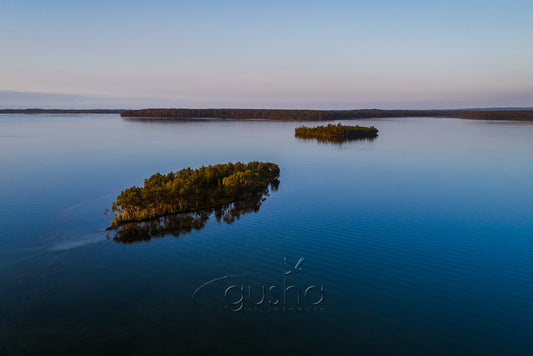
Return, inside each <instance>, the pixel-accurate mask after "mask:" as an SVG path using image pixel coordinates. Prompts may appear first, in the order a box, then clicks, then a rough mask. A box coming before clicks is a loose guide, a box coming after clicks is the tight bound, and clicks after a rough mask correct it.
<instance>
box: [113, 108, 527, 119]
mask: <svg viewBox="0 0 533 356" xmlns="http://www.w3.org/2000/svg"><path fill="white" fill-rule="evenodd" d="M121 116H123V117H137V118H167V119H169V118H176V119H183V118H217V119H236V120H246V119H263V120H296V121H327V120H342V119H345V120H347V119H362V118H380V117H453V118H464V119H479V120H533V110H504V111H502V110H498V111H482V110H480V111H476V110H378V109H360V110H277V109H272V110H270V109H143V110H126V111H124V112H122V113H121Z"/></svg>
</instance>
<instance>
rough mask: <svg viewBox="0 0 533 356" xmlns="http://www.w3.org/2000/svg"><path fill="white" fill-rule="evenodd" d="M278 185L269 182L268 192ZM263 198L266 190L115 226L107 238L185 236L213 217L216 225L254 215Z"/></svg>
mask: <svg viewBox="0 0 533 356" xmlns="http://www.w3.org/2000/svg"><path fill="white" fill-rule="evenodd" d="M278 186H279V180H277V179H276V180H275V181H274V182H272V184H271V189H272V190H273V191H276V190H277V189H278ZM266 196H268V188H266V189H264V190H263V191H261V192H260V194H258V195H256V196H254V197H253V198H250V199H248V200H243V201H238V202H235V203H231V204H225V205H221V206H218V207H215V208H209V209H203V210H200V211H197V212H193V213H188V214H175V215H166V216H162V217H159V218H155V219H152V220H148V221H142V222H133V223H127V224H123V225H119V226H116V227H113V228H112V232H110V233H109V234H108V235H107V236H108V238H111V237H112V238H113V240H114V241H116V242H120V243H124V244H131V243H135V242H141V241H150V240H151V239H152V238H160V237H164V236H167V235H172V236H174V237H179V236H182V235H186V234H189V233H191V232H192V231H193V230H197V231H199V230H201V229H203V228H204V227H205V224H206V223H207V221H208V220H209V218H210V217H211V215H214V216H215V218H216V220H217V221H218V222H221V221H224V222H225V223H226V224H233V223H234V222H235V220H239V218H240V216H241V215H243V214H247V213H251V212H258V211H259V208H260V206H261V203H262V202H263V201H264V200H265V199H266Z"/></svg>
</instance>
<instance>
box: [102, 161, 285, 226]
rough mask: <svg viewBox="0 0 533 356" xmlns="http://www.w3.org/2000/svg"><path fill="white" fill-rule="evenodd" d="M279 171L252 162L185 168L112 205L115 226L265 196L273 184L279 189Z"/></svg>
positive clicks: (133, 190)
mask: <svg viewBox="0 0 533 356" xmlns="http://www.w3.org/2000/svg"><path fill="white" fill-rule="evenodd" d="M278 176H279V167H278V166H277V165H276V164H274V163H263V162H255V161H254V162H250V163H248V164H243V163H241V162H237V163H235V164H233V163H231V162H229V163H227V164H217V165H214V166H212V165H209V166H202V167H200V168H199V169H191V168H185V169H182V170H180V171H178V172H176V173H173V172H170V173H168V174H166V175H162V174H160V173H156V174H154V175H152V176H151V177H150V178H147V179H145V180H144V186H143V187H142V188H141V187H136V186H133V187H131V188H128V189H126V190H124V191H123V192H121V193H120V194H119V196H118V197H117V199H116V201H115V202H114V203H113V205H112V211H113V212H114V213H115V215H116V218H115V219H114V220H113V224H114V225H116V224H120V223H124V222H129V221H142V220H148V219H153V218H155V217H159V216H163V215H168V214H177V213H187V212H193V211H199V210H202V209H206V208H212V207H215V206H219V205H223V204H228V203H232V202H237V201H241V200H249V199H252V198H254V197H258V196H262V194H265V193H266V192H267V191H268V187H269V186H270V184H273V185H274V186H276V185H277V182H276V181H277V178H278Z"/></svg>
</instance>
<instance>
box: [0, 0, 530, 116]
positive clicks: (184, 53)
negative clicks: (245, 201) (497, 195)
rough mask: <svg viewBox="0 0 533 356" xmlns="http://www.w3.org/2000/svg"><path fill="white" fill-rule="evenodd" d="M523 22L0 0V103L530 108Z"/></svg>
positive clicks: (274, 6)
mask: <svg viewBox="0 0 533 356" xmlns="http://www.w3.org/2000/svg"><path fill="white" fill-rule="evenodd" d="M532 17H533V1H512V0H510V1H446V2H444V1H443V2H431V1H327V2H326V1H321V2H319V1H290V0H285V1H264V2H254V1H223V0H222V1H191V2H186V3H185V2H180V1H151V2H148V1H146V2H142V1H113V0H107V1H23V0H18V1H11V0H7V1H6V0H1V1H0V44H1V54H0V107H27V106H40V107H76V106H83V107H90V106H93V107H97V106H100V107H145V106H177V107H259V108H302V107H304V108H325V109H327V108H330V109H337V108H363V107H378V108H452V107H455V108H457V107H482V106H483V107H496V106H533V64H532V63H533V40H532V39H533V21H532ZM25 93H31V94H25ZM39 93H47V95H44V94H42V95H41V94H39ZM52 94H61V95H52ZM39 95H40V96H39ZM69 95H71V96H69ZM36 98H39V99H36ZM80 98H82V99H83V100H81V101H80Z"/></svg>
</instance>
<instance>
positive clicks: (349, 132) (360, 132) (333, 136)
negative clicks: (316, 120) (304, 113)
mask: <svg viewBox="0 0 533 356" xmlns="http://www.w3.org/2000/svg"><path fill="white" fill-rule="evenodd" d="M378 132H379V131H378V129H376V128H375V127H374V126H371V127H365V126H343V125H341V124H340V123H339V124H338V125H332V124H328V125H327V126H316V127H307V126H300V127H297V128H295V129H294V137H296V138H299V139H303V140H317V141H318V142H320V143H336V144H342V143H344V142H349V141H355V140H364V141H373V140H374V139H375V138H376V137H377V136H378Z"/></svg>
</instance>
